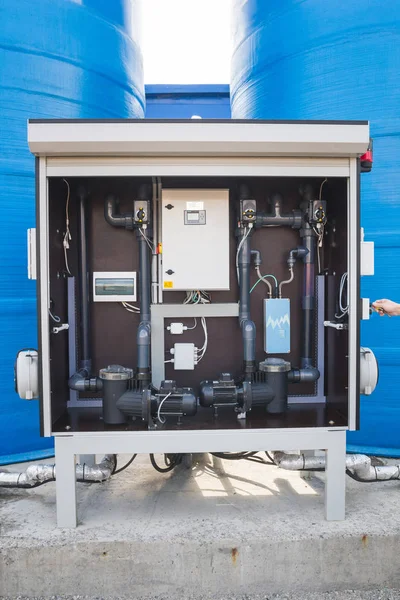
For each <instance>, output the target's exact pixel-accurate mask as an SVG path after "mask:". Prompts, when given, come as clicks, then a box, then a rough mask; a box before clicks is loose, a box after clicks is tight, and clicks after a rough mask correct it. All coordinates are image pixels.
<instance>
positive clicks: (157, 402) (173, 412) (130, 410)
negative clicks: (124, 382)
mask: <svg viewBox="0 0 400 600" xmlns="http://www.w3.org/2000/svg"><path fill="white" fill-rule="evenodd" d="M117 407H118V409H119V410H120V411H121V412H122V413H123V414H124V415H125V416H127V417H130V418H138V419H142V420H143V421H144V422H145V423H149V422H150V421H151V420H152V419H156V418H158V417H163V418H165V417H168V416H175V417H178V418H180V417H186V416H187V417H193V416H194V415H195V414H196V412H197V398H196V395H195V393H194V391H193V390H192V389H191V388H178V387H176V382H175V381H173V380H166V381H162V382H161V386H160V388H159V389H158V390H155V389H154V388H147V389H136V390H133V389H132V390H128V391H126V392H125V393H124V394H122V396H121V397H120V398H119V399H118V401H117Z"/></svg>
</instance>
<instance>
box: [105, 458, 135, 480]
mask: <svg viewBox="0 0 400 600" xmlns="http://www.w3.org/2000/svg"><path fill="white" fill-rule="evenodd" d="M136 457H137V454H133V456H132V458H130V459H129V460H128V462H127V463H126V464H125V465H124V466H123V467H121V468H120V469H118V470H114V471H113V472H112V473H111V475H118V473H122V471H125V469H127V468H128V467H129V466H130V465H131V464H132V463H133V461H134V460H135V458H136ZM116 467H117V460H115V468H116Z"/></svg>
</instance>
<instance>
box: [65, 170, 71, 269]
mask: <svg viewBox="0 0 400 600" xmlns="http://www.w3.org/2000/svg"><path fill="white" fill-rule="evenodd" d="M63 181H64V183H65V184H66V186H67V201H66V204H65V234H64V238H63V246H64V261H65V268H66V271H67V273H68V275H70V276H71V277H72V273H71V271H70V270H69V265H68V256H67V250H69V242H70V241H71V239H72V237H71V232H70V230H69V199H70V195H71V190H70V187H69V183H68V181H67V180H66V179H63Z"/></svg>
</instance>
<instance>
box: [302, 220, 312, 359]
mask: <svg viewBox="0 0 400 600" xmlns="http://www.w3.org/2000/svg"><path fill="white" fill-rule="evenodd" d="M315 242H316V237H315V234H314V232H313V230H312V229H311V227H310V225H309V224H308V223H305V224H304V226H303V245H304V247H305V248H306V249H307V250H308V252H307V254H306V256H305V257H304V258H303V263H304V279H303V298H302V308H303V332H302V352H301V365H300V366H301V368H302V369H305V368H308V367H312V362H313V356H312V354H313V352H312V348H313V343H312V342H313V335H314V319H315Z"/></svg>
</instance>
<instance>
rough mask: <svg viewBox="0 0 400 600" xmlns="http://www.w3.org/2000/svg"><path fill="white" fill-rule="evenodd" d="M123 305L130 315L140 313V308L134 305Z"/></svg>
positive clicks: (126, 303) (123, 303) (125, 303)
mask: <svg viewBox="0 0 400 600" xmlns="http://www.w3.org/2000/svg"><path fill="white" fill-rule="evenodd" d="M121 304H122V306H123V307H124V308H125V309H126V310H127V311H128V312H130V313H134V314H138V313H140V308H138V307H137V306H133V304H129V303H128V302H121Z"/></svg>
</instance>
